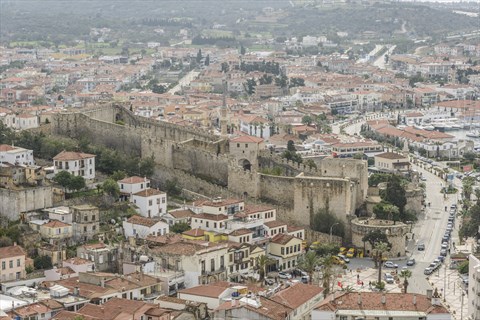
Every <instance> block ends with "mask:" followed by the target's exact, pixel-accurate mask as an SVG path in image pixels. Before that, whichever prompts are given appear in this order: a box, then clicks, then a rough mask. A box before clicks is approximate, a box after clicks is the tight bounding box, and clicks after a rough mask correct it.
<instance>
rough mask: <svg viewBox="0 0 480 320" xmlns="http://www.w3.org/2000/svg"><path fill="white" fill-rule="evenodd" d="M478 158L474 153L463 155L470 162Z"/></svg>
mask: <svg viewBox="0 0 480 320" xmlns="http://www.w3.org/2000/svg"><path fill="white" fill-rule="evenodd" d="M476 157H477V155H476V154H475V153H474V152H465V153H464V154H463V158H464V159H465V160H468V161H473V160H475V158H476Z"/></svg>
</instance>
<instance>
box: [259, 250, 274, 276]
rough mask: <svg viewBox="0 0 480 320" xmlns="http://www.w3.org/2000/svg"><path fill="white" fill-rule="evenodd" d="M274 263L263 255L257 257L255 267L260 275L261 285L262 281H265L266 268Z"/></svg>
mask: <svg viewBox="0 0 480 320" xmlns="http://www.w3.org/2000/svg"><path fill="white" fill-rule="evenodd" d="M274 263H275V261H274V260H273V259H272V258H270V257H269V256H267V255H265V254H262V255H261V256H259V257H257V267H258V273H259V274H260V282H262V283H263V280H264V279H265V275H266V274H267V267H268V266H269V265H271V264H274Z"/></svg>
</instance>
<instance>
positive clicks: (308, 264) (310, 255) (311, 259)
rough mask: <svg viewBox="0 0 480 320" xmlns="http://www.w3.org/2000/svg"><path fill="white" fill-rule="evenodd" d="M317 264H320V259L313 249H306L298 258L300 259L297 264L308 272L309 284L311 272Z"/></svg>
mask: <svg viewBox="0 0 480 320" xmlns="http://www.w3.org/2000/svg"><path fill="white" fill-rule="evenodd" d="M319 264H321V259H320V257H318V256H317V253H316V252H315V251H308V252H307V253H306V254H304V255H303V256H302V257H301V258H300V261H299V262H298V266H299V267H300V268H301V269H302V270H304V271H305V272H306V273H308V276H309V282H310V284H311V283H312V280H313V272H314V271H315V268H316V266H317V265H319Z"/></svg>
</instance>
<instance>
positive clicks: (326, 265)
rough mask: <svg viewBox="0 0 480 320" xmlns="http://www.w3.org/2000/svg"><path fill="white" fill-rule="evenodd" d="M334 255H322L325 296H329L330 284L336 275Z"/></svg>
mask: <svg viewBox="0 0 480 320" xmlns="http://www.w3.org/2000/svg"><path fill="white" fill-rule="evenodd" d="M333 264H334V263H333V256H331V255H327V256H324V257H322V260H321V265H322V280H321V281H322V287H323V297H326V296H328V294H329V293H330V284H331V282H332V279H333V277H334V272H333Z"/></svg>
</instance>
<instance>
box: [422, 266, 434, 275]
mask: <svg viewBox="0 0 480 320" xmlns="http://www.w3.org/2000/svg"><path fill="white" fill-rule="evenodd" d="M432 273H433V269H432V268H430V267H428V268H425V270H423V274H425V275H427V276H428V275H431V274H432Z"/></svg>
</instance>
